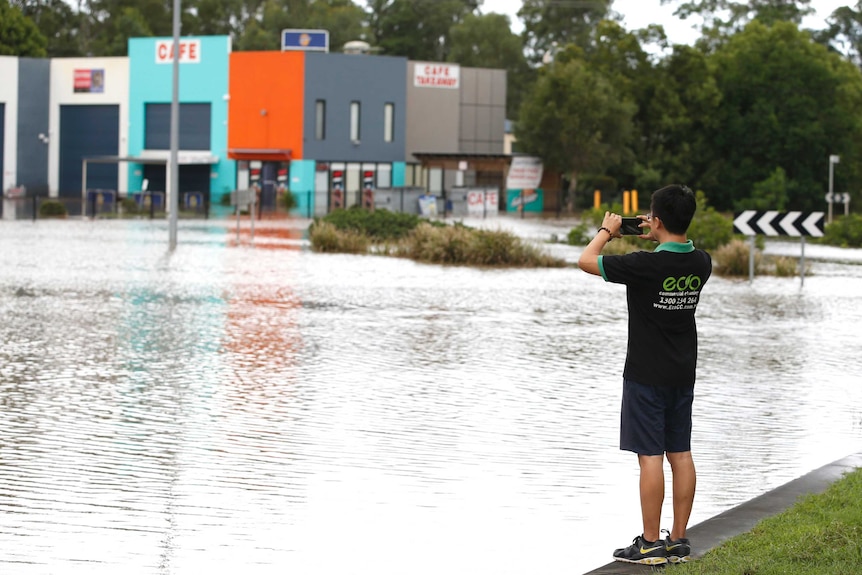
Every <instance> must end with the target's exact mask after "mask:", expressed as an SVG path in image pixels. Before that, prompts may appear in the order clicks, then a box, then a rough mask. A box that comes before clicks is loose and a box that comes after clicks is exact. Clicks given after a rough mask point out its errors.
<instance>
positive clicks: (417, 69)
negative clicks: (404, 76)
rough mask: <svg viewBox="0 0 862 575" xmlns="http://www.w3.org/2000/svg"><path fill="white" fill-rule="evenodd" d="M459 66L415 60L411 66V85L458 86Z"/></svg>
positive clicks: (424, 86)
mask: <svg viewBox="0 0 862 575" xmlns="http://www.w3.org/2000/svg"><path fill="white" fill-rule="evenodd" d="M460 81H461V67H460V66H458V65H456V64H440V63H431V62H416V64H415V65H414V67H413V85H414V86H415V87H417V88H447V89H450V90H457V89H458V88H460V87H461V86H460Z"/></svg>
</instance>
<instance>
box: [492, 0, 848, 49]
mask: <svg viewBox="0 0 862 575" xmlns="http://www.w3.org/2000/svg"><path fill="white" fill-rule="evenodd" d="M521 3H522V2H521V0H484V3H483V5H482V12H483V13H485V14H487V13H489V12H498V13H501V14H506V15H508V16H509V19H510V20H511V21H512V31H513V32H516V33H520V32H521V31H522V30H523V25H522V24H521V22H520V21H519V20H518V16H517V14H518V10H519V9H520V7H521ZM679 4H680V1H679V0H677V1H675V2H672V3H670V4H666V5H664V6H663V5H662V4H661V0H614V3H613V6H612V7H611V8H612V9H613V10H614V11H615V12H618V13H619V14H622V15H623V17H624V19H625V20H624V26H625V27H626V29H628V30H636V29H638V28H645V27H646V26H648V25H650V24H661V25H663V26H664V30H665V33H666V34H667V36H668V39H669V40H670V42H671V43H673V44H692V43H693V42H694V41H695V40H696V39H697V38H698V37H699V36H700V33H699V32H698V31H697V30H695V29H693V28H692V25H693V24H695V23H696V21H695V20H693V19H689V20H680V19H679V18H677V17H676V16H674V15H673V12H674V10H675V9H676V6H678V5H679ZM855 5H856V0H812V2H811V7H812V8H814V9H815V10H816V11H817V13H816V14H815V15H813V16H809V17H807V18H806V19H805V20H804V21H803V22H802V26H803V27H804V28H815V29H822V28H825V27H826V24H825V20H826V18H828V17H829V15H830V14H832V12H833V11H834V10H835V9H836V8H839V7H840V6H855Z"/></svg>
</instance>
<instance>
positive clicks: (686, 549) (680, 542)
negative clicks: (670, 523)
mask: <svg viewBox="0 0 862 575" xmlns="http://www.w3.org/2000/svg"><path fill="white" fill-rule="evenodd" d="M662 531H663V532H664V533H667V537H665V540H664V548H665V551H666V552H667V560H668V561H669V562H671V563H688V560H689V559H690V558H691V544H690V543H689V542H688V539H687V538H685V537H680V538H679V539H671V538H670V532H669V531H668V530H666V529H663V530H662Z"/></svg>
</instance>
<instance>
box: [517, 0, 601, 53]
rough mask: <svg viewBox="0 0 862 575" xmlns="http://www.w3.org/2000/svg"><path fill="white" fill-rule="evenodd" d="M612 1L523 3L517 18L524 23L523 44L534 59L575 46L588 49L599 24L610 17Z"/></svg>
mask: <svg viewBox="0 0 862 575" xmlns="http://www.w3.org/2000/svg"><path fill="white" fill-rule="evenodd" d="M612 2H613V0H589V1H583V2H560V1H559V0H524V4H523V6H521V9H520V10H519V11H518V17H519V18H521V21H522V22H523V23H524V33H523V36H524V45H525V47H526V48H527V50H528V52H529V54H530V55H531V56H532V59H533V60H535V61H541V59H542V57H543V56H544V55H545V53H548V52H553V51H554V50H555V49H557V48H560V47H563V46H566V45H568V44H574V45H576V46H580V47H581V48H582V49H586V48H588V47H589V46H590V39H591V38H592V36H593V32H594V30H595V28H596V25H597V24H598V23H599V22H601V21H602V20H604V19H606V18H607V17H608V16H609V15H610V6H611V3H612Z"/></svg>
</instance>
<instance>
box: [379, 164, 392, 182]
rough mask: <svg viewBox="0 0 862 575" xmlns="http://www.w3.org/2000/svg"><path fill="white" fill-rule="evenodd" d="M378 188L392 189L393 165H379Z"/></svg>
mask: <svg viewBox="0 0 862 575" xmlns="http://www.w3.org/2000/svg"><path fill="white" fill-rule="evenodd" d="M377 187H378V188H391V187H392V164H377Z"/></svg>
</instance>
